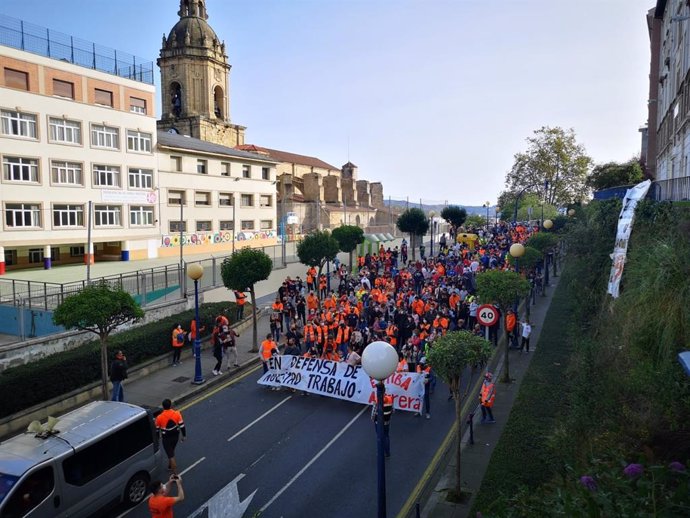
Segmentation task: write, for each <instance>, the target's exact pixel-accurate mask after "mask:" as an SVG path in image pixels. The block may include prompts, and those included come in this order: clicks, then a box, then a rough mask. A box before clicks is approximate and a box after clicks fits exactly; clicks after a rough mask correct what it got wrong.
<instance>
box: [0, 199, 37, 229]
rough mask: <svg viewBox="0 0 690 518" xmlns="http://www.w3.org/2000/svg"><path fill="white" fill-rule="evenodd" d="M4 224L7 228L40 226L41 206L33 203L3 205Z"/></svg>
mask: <svg viewBox="0 0 690 518" xmlns="http://www.w3.org/2000/svg"><path fill="white" fill-rule="evenodd" d="M5 226H6V227H8V228H17V227H34V228H38V227H40V226H41V207H40V206H39V205H38V204H35V203H8V204H6V205H5Z"/></svg>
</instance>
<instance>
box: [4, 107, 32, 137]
mask: <svg viewBox="0 0 690 518" xmlns="http://www.w3.org/2000/svg"><path fill="white" fill-rule="evenodd" d="M1 113H2V115H1V117H2V132H3V134H4V135H12V136H14V137H27V138H32V139H35V138H36V135H37V133H36V116H35V115H31V114H29V113H22V112H16V111H11V110H2V112H1Z"/></svg>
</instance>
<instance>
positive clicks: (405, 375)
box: [257, 355, 424, 412]
mask: <svg viewBox="0 0 690 518" xmlns="http://www.w3.org/2000/svg"><path fill="white" fill-rule="evenodd" d="M257 383H258V384H259V385H268V386H271V387H287V388H290V389H295V390H303V391H305V392H310V393H312V394H319V395H321V396H329V397H334V398H338V399H345V400H347V401H352V402H353V403H361V404H364V405H370V404H372V403H374V401H376V385H375V383H374V381H373V380H372V379H371V378H369V376H367V374H366V372H364V370H363V369H362V366H361V365H357V366H356V367H353V366H351V365H348V364H347V363H345V362H335V361H331V360H322V359H320V358H304V357H302V356H291V355H283V356H273V357H272V358H270V359H269V360H268V372H267V373H266V374H264V375H263V376H262V377H261V378H259V381H257ZM384 384H385V386H386V394H390V395H391V396H392V397H393V408H396V409H398V410H406V411H408V412H420V411H421V410H422V399H423V397H424V375H423V374H417V373H415V372H398V373H395V374H392V375H391V376H389V377H388V379H386V380H385V382H384Z"/></svg>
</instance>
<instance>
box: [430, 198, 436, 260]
mask: <svg viewBox="0 0 690 518" xmlns="http://www.w3.org/2000/svg"><path fill="white" fill-rule="evenodd" d="M435 216H436V211H433V210H432V211H429V218H430V219H431V221H430V224H431V257H432V258H433V257H434V217H435Z"/></svg>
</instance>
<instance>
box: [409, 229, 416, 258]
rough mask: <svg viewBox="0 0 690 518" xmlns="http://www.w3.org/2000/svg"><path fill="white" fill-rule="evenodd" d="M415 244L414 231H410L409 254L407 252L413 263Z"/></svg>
mask: <svg viewBox="0 0 690 518" xmlns="http://www.w3.org/2000/svg"><path fill="white" fill-rule="evenodd" d="M416 244H417V243H415V238H414V233H412V232H410V254H409V256H410V257H411V258H412V262H413V263H414V262H415V261H416V260H417V253H416V252H415V250H416Z"/></svg>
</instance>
